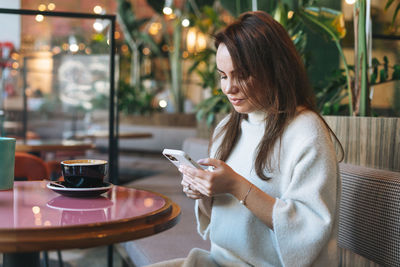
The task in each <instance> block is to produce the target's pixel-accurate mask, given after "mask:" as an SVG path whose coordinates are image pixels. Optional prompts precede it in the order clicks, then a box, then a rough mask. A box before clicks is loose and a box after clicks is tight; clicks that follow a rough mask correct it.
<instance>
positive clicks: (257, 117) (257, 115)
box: [247, 111, 265, 124]
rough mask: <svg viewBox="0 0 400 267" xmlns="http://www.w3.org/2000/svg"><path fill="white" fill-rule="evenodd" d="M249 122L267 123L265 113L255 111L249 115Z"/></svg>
mask: <svg viewBox="0 0 400 267" xmlns="http://www.w3.org/2000/svg"><path fill="white" fill-rule="evenodd" d="M247 120H248V121H249V123H251V124H261V123H263V122H264V121H265V112H263V111H253V112H251V113H248V114H247Z"/></svg>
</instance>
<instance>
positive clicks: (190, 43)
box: [186, 28, 196, 52]
mask: <svg viewBox="0 0 400 267" xmlns="http://www.w3.org/2000/svg"><path fill="white" fill-rule="evenodd" d="M186 46H187V50H188V51H189V52H194V50H195V47H196V29H195V28H191V29H189V31H188V33H187V36H186Z"/></svg>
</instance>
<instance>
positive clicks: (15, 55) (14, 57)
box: [11, 52, 19, 60]
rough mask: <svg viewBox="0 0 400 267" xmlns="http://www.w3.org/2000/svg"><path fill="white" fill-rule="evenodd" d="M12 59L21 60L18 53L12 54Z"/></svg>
mask: <svg viewBox="0 0 400 267" xmlns="http://www.w3.org/2000/svg"><path fill="white" fill-rule="evenodd" d="M11 58H12V59H14V60H18V58H19V55H18V53H15V52H14V53H12V54H11Z"/></svg>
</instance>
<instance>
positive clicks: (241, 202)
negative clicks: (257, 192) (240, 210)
mask: <svg viewBox="0 0 400 267" xmlns="http://www.w3.org/2000/svg"><path fill="white" fill-rule="evenodd" d="M252 188H253V184H250V187H249V190H247V193H246V195H244V198H243V199H242V200H240V201H239V203H240V204H242V205H244V206H246V199H247V196H248V195H249V193H250V191H251V189H252Z"/></svg>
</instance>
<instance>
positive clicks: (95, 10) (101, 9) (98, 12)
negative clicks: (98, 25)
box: [93, 6, 103, 14]
mask: <svg viewBox="0 0 400 267" xmlns="http://www.w3.org/2000/svg"><path fill="white" fill-rule="evenodd" d="M102 11H103V8H102V7H101V6H95V7H94V8H93V12H94V13H96V14H101V12H102Z"/></svg>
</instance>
